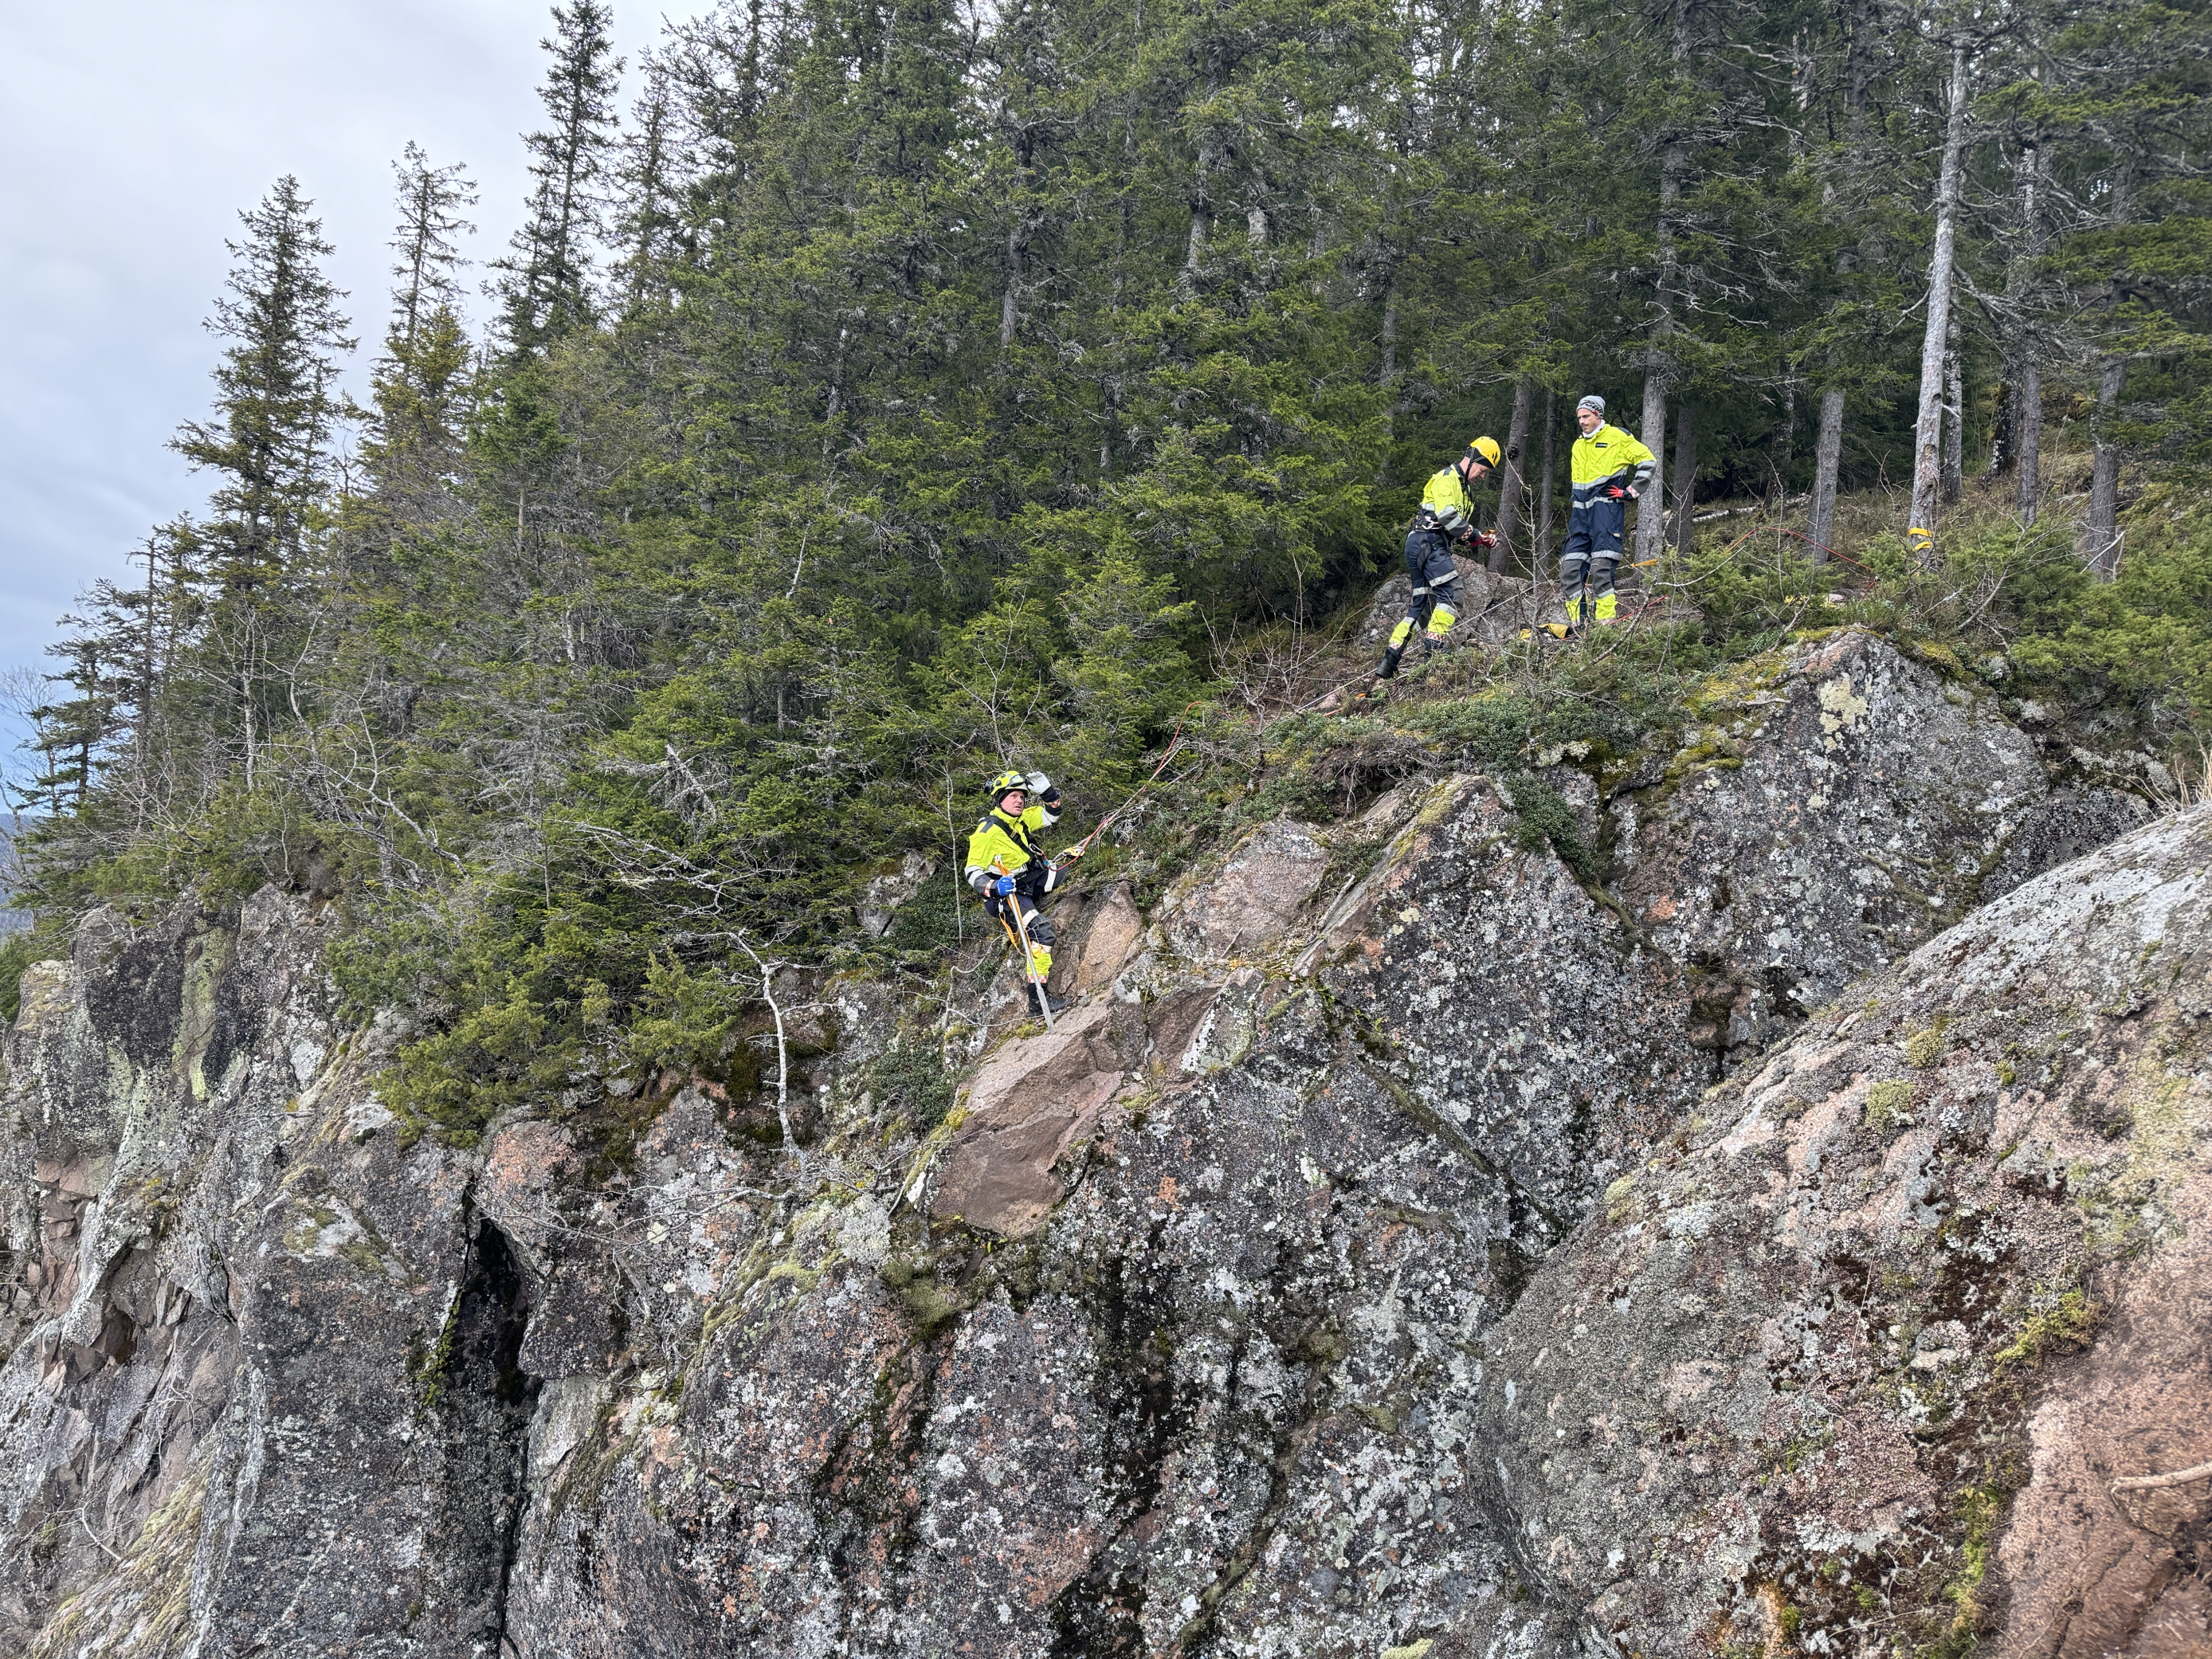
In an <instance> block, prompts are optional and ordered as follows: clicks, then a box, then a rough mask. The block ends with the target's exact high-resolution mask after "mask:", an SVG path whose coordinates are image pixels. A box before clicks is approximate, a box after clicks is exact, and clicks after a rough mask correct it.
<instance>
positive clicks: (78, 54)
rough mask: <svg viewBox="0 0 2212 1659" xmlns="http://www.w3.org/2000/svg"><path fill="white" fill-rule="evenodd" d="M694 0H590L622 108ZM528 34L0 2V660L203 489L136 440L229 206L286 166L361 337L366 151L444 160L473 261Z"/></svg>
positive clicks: (371, 324)
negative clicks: (469, 216) (455, 169)
mask: <svg viewBox="0 0 2212 1659" xmlns="http://www.w3.org/2000/svg"><path fill="white" fill-rule="evenodd" d="M708 9H711V7H710V6H709V5H708V3H706V0H697V3H692V0H665V3H663V4H660V5H653V6H650V7H648V6H647V5H642V4H638V5H625V4H624V3H623V0H615V5H614V10H615V28H616V35H617V40H618V42H619V45H620V47H621V51H622V54H623V58H624V60H625V63H626V64H627V65H628V70H626V72H625V74H624V76H623V90H624V94H625V102H626V101H627V94H628V93H629V88H630V86H631V85H632V84H633V82H635V74H634V73H633V72H630V71H634V70H635V65H636V63H637V54H638V50H639V48H640V47H641V46H649V45H651V44H652V43H653V40H654V39H655V38H656V37H657V35H658V34H659V28H660V23H661V19H662V17H663V16H664V15H676V16H689V15H695V14H696V13H699V12H703V11H706V10H708ZM550 32H551V24H550V18H549V7H548V5H547V4H546V3H544V0H69V3H66V4H57V3H55V0H0V226H4V227H5V228H4V230H0V318H4V319H5V321H4V323H3V324H0V666H5V665H9V664H18V665H20V664H40V663H41V662H42V660H43V659H42V654H41V653H43V651H44V649H45V647H46V644H47V642H48V641H50V640H51V639H52V637H53V624H54V621H55V619H56V618H57V617H59V616H60V615H61V614H62V612H63V611H66V610H67V609H68V608H69V607H70V603H71V600H72V599H73V598H74V596H75V595H76V593H77V592H80V591H81V590H82V588H83V587H84V586H86V584H88V582H90V581H91V580H93V579H94V577H97V576H103V575H106V576H115V577H118V578H120V577H124V576H125V575H126V574H128V568H127V567H126V565H125V562H124V556H125V554H126V553H127V552H128V551H129V550H131V548H132V547H134V546H136V545H137V543H138V542H139V541H140V540H141V538H143V536H144V534H145V532H146V531H147V530H148V529H149V527H150V526H153V525H155V524H156V523H160V522H162V521H165V520H168V519H170V518H173V516H175V515H176V513H179V512H180V511H181V510H183V509H184V508H185V507H197V506H198V505H199V503H200V502H201V501H203V500H204V498H205V495H206V489H205V482H204V479H203V478H200V477H195V476H193V475H192V474H191V472H190V471H187V470H186V469H185V466H184V465H183V464H182V463H181V462H180V461H179V459H178V458H177V457H176V456H174V455H173V454H171V453H169V452H168V451H167V449H165V448H164V447H162V446H163V445H164V443H165V442H166V441H167V439H168V438H169V436H170V435H172V434H173V432H174V431H175V430H176V428H177V427H178V425H179V423H180V422H184V421H185V420H188V419H192V418H195V417H197V416H202V415H204V413H205V412H206V410H207V407H208V401H209V397H210V391H211V386H210V381H209V380H208V371H209V370H210V368H212V367H213V366H214V362H215V358H216V352H217V350H218V349H219V345H218V343H217V342H216V339H215V338H214V337H213V336H211V335H210V334H208V333H207V332H206V331H205V330H204V328H203V327H202V326H201V324H202V321H203V319H205V318H206V317H207V316H208V315H209V313H210V311H211V310H212V309H213V305H214V301H215V298H216V294H217V292H218V290H220V289H221V288H222V281H223V277H224V276H225V274H226V273H227V272H228V270H229V265H230V261H229V257H228V254H227V253H226V252H224V249H223V241H224V239H225V238H227V237H235V236H236V235H237V234H238V232H239V224H238V213H239V210H240V209H242V208H246V207H249V206H251V205H252V204H254V203H255V202H256V201H258V199H259V198H260V197H261V196H262V195H263V194H264V192H265V191H267V190H268V188H269V186H270V184H272V183H273V182H274V181H275V180H276V178H277V177H278V176H279V175H281V174H283V173H295V174H296V175H298V177H299V179H300V183H301V188H302V189H303V190H305V191H306V192H307V194H308V195H309V196H310V197H313V200H314V202H315V204H316V207H317V210H318V211H319V215H320V216H321V218H322V222H323V234H324V237H325V240H329V241H331V242H333V243H335V244H337V258H336V259H335V260H334V262H333V274H334V276H335V277H336V279H337V284H338V286H339V287H341V288H343V289H347V290H349V295H350V297H349V300H348V301H347V314H348V315H349V316H350V317H351V318H352V319H353V323H354V327H353V332H354V333H355V334H356V336H357V337H359V338H360V339H361V340H362V342H363V343H364V346H365V347H366V346H373V345H374V342H375V341H376V340H377V339H378V337H380V335H381V333H382V331H383V325H384V317H385V304H386V286H387V278H386V266H387V265H388V264H389V263H390V258H391V256H390V254H389V253H388V252H387V251H386V248H385V246H384V244H385V242H386V239H387V238H388V237H389V236H390V235H391V234H392V216H393V215H392V159H393V158H394V157H396V156H397V155H398V154H399V151H400V149H401V147H402V146H403V145H404V144H405V143H406V142H407V141H408V140H409V139H410V138H411V139H414V140H415V141H416V143H420V144H422V146H423V148H424V149H427V150H428V152H429V154H430V159H431V161H432V162H433V163H434V164H436V165H442V164H443V163H446V162H448V161H464V162H466V163H467V164H468V166H469V167H470V169H471V177H473V178H475V179H477V181H478V183H479V185H480V186H481V189H482V192H483V197H482V200H481V201H479V202H478V204H477V208H476V210H475V214H474V216H475V218H476V221H477V224H478V225H479V226H480V227H481V229H480V231H479V233H478V234H477V237H476V238H475V239H474V245H473V246H471V248H470V249H469V250H468V251H469V252H470V253H471V255H472V257H474V258H477V260H478V261H480V262H481V261H483V260H484V259H488V258H492V257H495V255H496V253H497V252H498V251H499V250H500V249H501V247H502V246H504V245H505V243H506V240H507V235H508V234H509V233H510V232H511V231H512V230H513V228H514V226H515V224H516V223H517V222H518V221H519V220H520V216H521V206H522V197H523V190H524V185H525V173H524V157H523V152H522V146H521V143H520V137H519V135H520V133H521V132H522V131H525V130H526V128H529V127H532V126H534V125H538V121H539V118H540V110H539V106H538V100H537V93H536V88H537V85H538V80H539V77H540V75H541V72H542V68H543V64H544V54H543V53H542V52H539V50H538V41H539V40H541V39H542V38H543V37H544V36H545V35H547V34H548V33H550ZM480 274H481V273H472V275H480ZM482 309H483V306H482V302H481V301H479V302H478V312H479V314H481V312H482ZM366 355H367V353H366V351H365V350H364V352H363V353H362V354H360V356H362V357H364V358H365V356H366ZM364 378H365V377H363V376H362V374H360V373H359V372H358V370H356V374H354V376H353V377H352V380H351V381H350V384H351V385H352V386H354V388H355V390H356V395H361V393H362V392H363V391H365V386H364V384H363V381H364Z"/></svg>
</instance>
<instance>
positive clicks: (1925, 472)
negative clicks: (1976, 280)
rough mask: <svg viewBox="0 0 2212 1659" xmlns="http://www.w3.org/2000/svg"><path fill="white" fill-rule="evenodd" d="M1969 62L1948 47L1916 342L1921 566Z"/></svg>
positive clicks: (1931, 527) (1930, 543)
mask: <svg viewBox="0 0 2212 1659" xmlns="http://www.w3.org/2000/svg"><path fill="white" fill-rule="evenodd" d="M1968 72H1969V64H1968V60H1967V57H1966V42H1965V41H1963V40H1957V41H1954V42H1953V43H1952V46H1951V114H1950V119H1949V120H1948V123H1946V125H1945V127H1944V131H1943V166H1942V172H1941V173H1940V174H1939V175H1938V179H1937V183H1936V247H1935V252H1933V254H1932V255H1931V256H1930V257H1929V261H1928V328H1927V331H1926V332H1925V333H1924V334H1923V336H1922V337H1921V342H1920V416H1919V419H1918V420H1917V422H1915V424H1914V427H1913V433H1912V509H1911V520H1910V522H1909V525H1908V527H1907V529H1906V532H1905V539H1906V541H1907V542H1908V543H1909V544H1911V547H1912V550H1913V552H1914V554H1915V556H1917V558H1918V559H1919V561H1920V563H1921V566H1922V568H1925V569H1929V570H1933V569H1935V568H1936V567H1937V566H1938V565H1940V564H1941V563H1942V558H1941V557H1940V556H1938V554H1937V553H1936V524H1937V521H1938V520H1939V519H1940V517H1941V513H1940V503H1939V501H1938V500H1937V496H1938V494H1939V492H1940V489H1941V487H1942V477H1941V474H1942V438H1943V418H1942V417H1943V356H1944V347H1945V345H1946V343H1948V341H1949V339H1950V337H1951V283H1952V277H1953V274H1954V269H1955V267H1956V265H1957V263H1958V246H1959V200H1960V194H1961V191H1962V185H1963V181H1964V178H1965V173H1966V167H1965V161H1966V102H1967V97H1968V92H1969V88H1968Z"/></svg>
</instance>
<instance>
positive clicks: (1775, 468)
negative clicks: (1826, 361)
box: [1766, 375, 1797, 513]
mask: <svg viewBox="0 0 2212 1659" xmlns="http://www.w3.org/2000/svg"><path fill="white" fill-rule="evenodd" d="M1796 447H1797V380H1796V376H1795V375H1789V376H1787V377H1786V378H1784V380H1783V382H1782V418H1781V419H1780V420H1778V421H1777V422H1775V423H1774V435H1773V440H1772V441H1771V443H1769V444H1768V446H1767V459H1766V471H1767V475H1768V476H1769V477H1771V479H1772V480H1773V485H1772V488H1771V490H1770V491H1769V493H1768V497H1767V499H1768V501H1769V503H1770V505H1769V507H1768V509H1767V510H1768V511H1769V512H1774V513H1778V512H1780V511H1781V510H1782V503H1783V502H1784V501H1786V500H1788V499H1789V496H1790V457H1791V455H1792V454H1793V453H1795V452H1796Z"/></svg>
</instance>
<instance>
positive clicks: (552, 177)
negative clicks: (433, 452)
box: [491, 0, 622, 358]
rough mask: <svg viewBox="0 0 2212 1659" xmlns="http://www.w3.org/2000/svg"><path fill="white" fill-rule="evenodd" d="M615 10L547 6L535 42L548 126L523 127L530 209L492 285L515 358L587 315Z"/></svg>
mask: <svg viewBox="0 0 2212 1659" xmlns="http://www.w3.org/2000/svg"><path fill="white" fill-rule="evenodd" d="M613 27H614V14H613V12H611V10H609V9H607V8H606V7H605V6H604V5H601V4H599V0H571V3H569V4H567V5H556V6H555V7H554V8H553V36H552V38H551V39H550V40H541V41H540V42H538V45H539V46H541V47H543V48H544V51H545V52H548V53H549V54H550V56H551V58H552V60H553V61H552V66H551V68H550V69H549V70H547V71H546V76H545V81H544V84H543V85H542V86H540V87H539V88H538V97H539V98H540V99H541V100H543V101H544V105H545V112H546V115H547V117H548V118H549V125H547V126H546V127H545V128H544V129H543V130H541V131H537V132H532V133H529V134H526V135H525V137H524V138H523V143H524V144H525V145H526V146H527V147H528V149H529V151H530V176H531V179H532V181H533V182H532V187H531V192H530V202H529V206H528V208H527V210H526V215H527V216H526V218H525V220H524V222H523V224H522V227H521V228H520V229H519V230H517V231H516V232H515V233H514V237H513V242H512V243H511V244H510V249H511V251H510V252H509V253H508V255H507V258H504V259H501V260H499V261H497V262H495V264H494V266H493V269H494V270H497V271H498V272H499V273H500V275H499V276H498V277H497V278H495V281H494V282H493V283H492V285H491V292H492V293H493V294H494V295H495V296H496V297H497V298H498V300H499V301H500V308H501V331H502V332H503V333H504V335H505V337H506V341H507V349H508V351H509V352H510V353H511V354H512V355H513V356H514V357H516V358H526V357H531V356H536V355H538V354H539V353H541V352H542V351H543V350H544V349H545V347H546V346H547V345H548V344H550V343H551V342H553V341H555V340H557V339H559V338H560V337H562V336H563V335H565V334H568V333H571V332H573V331H575V330H577V329H579V328H582V327H584V326H586V325H588V324H589V323H590V322H591V320H592V309H593V307H592V244H593V242H594V241H595V240H597V238H598V235H599V228H600V222H601V218H602V216H603V214H604V212H605V202H604V201H603V199H602V194H601V192H602V191H603V188H604V181H605V174H606V172H607V167H608V161H609V159H610V156H611V153H612V151H613V148H614V143H615V131H616V128H617V125H618V122H617V115H616V112H615V106H614V98H615V89H616V85H617V80H618V78H619V77H620V76H621V74H622V60H621V59H620V58H617V57H615V56H614V55H613V53H614V37H613V33H612V31H613Z"/></svg>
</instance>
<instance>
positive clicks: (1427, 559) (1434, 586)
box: [1390, 529, 1459, 647]
mask: <svg viewBox="0 0 2212 1659" xmlns="http://www.w3.org/2000/svg"><path fill="white" fill-rule="evenodd" d="M1406 574H1407V575H1408V576H1410V577H1412V578H1413V603H1412V604H1411V605H1407V607H1406V624H1407V625H1406V626H1404V627H1401V628H1400V629H1398V630H1397V631H1396V632H1395V633H1394V634H1392V635H1391V636H1390V642H1391V644H1392V645H1394V646H1401V647H1402V646H1403V645H1404V644H1405V643H1406V641H1407V640H1408V639H1410V638H1411V637H1412V636H1413V629H1416V628H1426V627H1427V626H1428V625H1429V617H1430V616H1431V614H1432V613H1433V612H1434V611H1435V610H1436V608H1437V605H1450V604H1451V603H1452V601H1453V600H1455V599H1457V598H1458V597H1459V567H1458V566H1457V565H1456V564H1455V563H1453V562H1452V551H1451V538H1450V537H1449V536H1447V535H1445V534H1444V532H1443V531H1441V530H1419V529H1417V530H1414V531H1413V532H1409V533H1408V534H1407V537H1406Z"/></svg>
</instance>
